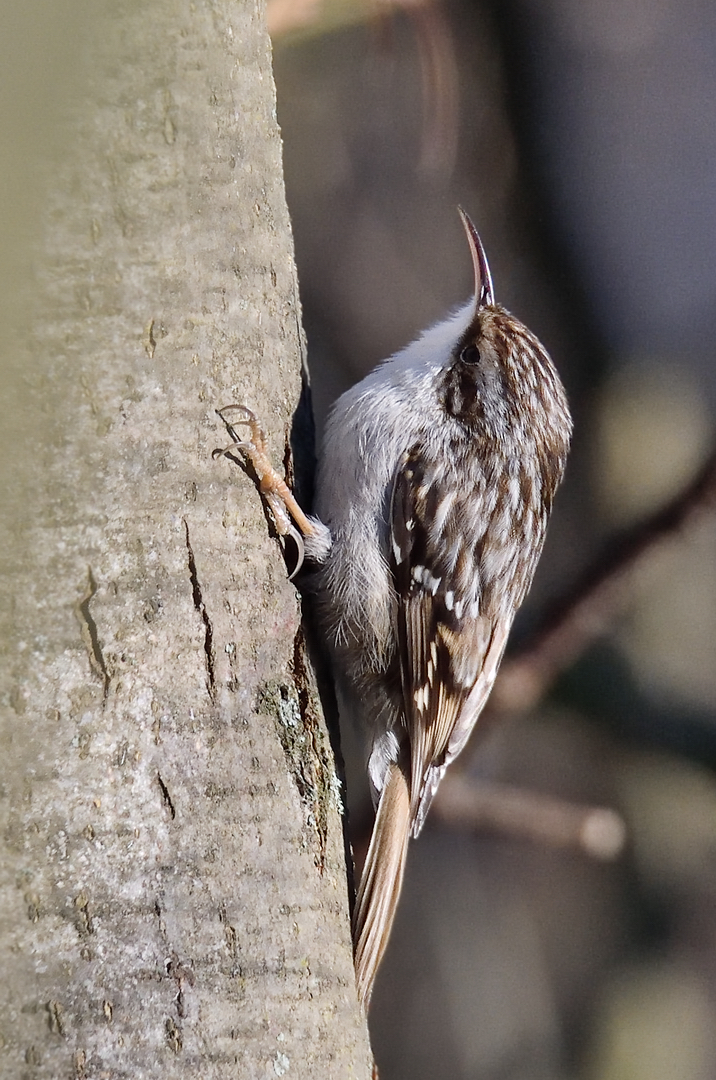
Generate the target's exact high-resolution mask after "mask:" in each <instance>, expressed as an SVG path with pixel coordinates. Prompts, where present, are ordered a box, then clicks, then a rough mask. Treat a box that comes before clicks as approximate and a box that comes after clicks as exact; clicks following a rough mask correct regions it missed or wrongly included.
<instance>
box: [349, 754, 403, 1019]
mask: <svg viewBox="0 0 716 1080" xmlns="http://www.w3.org/2000/svg"><path fill="white" fill-rule="evenodd" d="M409 833H410V790H409V785H408V779H407V777H406V775H405V773H404V772H403V770H402V769H401V768H400V766H399V765H391V766H390V768H389V769H388V773H387V775H386V781H385V785H384V787H383V791H382V793H381V797H380V802H379V804H378V813H377V814H376V818H375V824H374V826H373V835H372V836H371V839H370V847H369V848H368V855H367V856H366V860H365V866H364V867H363V873H362V875H361V880H360V886H359V889H358V895H357V897H356V906H355V911H354V914H353V950H354V962H355V973H356V987H357V990H358V999H359V1001H360V1003H361V1006H362V1008H363V1011H364V1012H366V1013H367V1012H368V1008H369V1006H370V999H371V996H372V993H373V985H374V983H375V977H376V975H377V973H378V968H379V966H380V962H381V960H382V959H383V954H384V952H385V949H386V946H387V944H388V939H389V938H390V932H391V930H392V927H393V920H394V919H395V912H396V909H397V906H398V898H399V897H400V890H401V888H402V884H403V873H404V871H405V858H406V855H407V851H408V836H409Z"/></svg>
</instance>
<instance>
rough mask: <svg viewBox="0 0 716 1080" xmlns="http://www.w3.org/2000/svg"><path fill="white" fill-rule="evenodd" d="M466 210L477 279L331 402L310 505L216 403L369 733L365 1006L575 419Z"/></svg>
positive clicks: (538, 540)
mask: <svg viewBox="0 0 716 1080" xmlns="http://www.w3.org/2000/svg"><path fill="white" fill-rule="evenodd" d="M459 213H460V216H461V219H462V223H463V225H464V228H465V232H466V235H467V239H468V244H469V247H470V253H471V256H472V263H473V270H474V282H475V283H474V291H473V295H472V297H471V298H470V299H469V300H468V302H467V303H465V304H463V305H462V306H461V307H459V308H458V309H457V310H456V311H454V312H452V313H451V314H449V315H448V316H447V317H446V318H445V319H443V320H442V321H441V322H438V323H437V324H436V325H433V326H432V327H430V328H429V329H427V330H426V331H425V332H424V333H422V334H421V335H420V336H419V337H418V338H417V339H416V340H415V341H413V342H412V343H410V344H409V345H407V346H406V347H405V348H403V349H401V350H400V351H398V352H397V353H395V354H394V355H393V356H391V357H390V358H388V359H387V360H384V361H383V362H382V363H381V364H379V365H378V367H376V368H375V369H374V370H373V371H372V372H371V373H370V374H369V375H367V376H366V377H365V378H364V379H363V380H362V381H361V382H359V383H357V384H356V385H355V386H353V387H352V388H351V389H349V390H348V391H347V392H346V393H344V394H343V395H342V396H341V397H340V398H339V399H338V400H337V402H336V403H335V405H334V406H333V409H332V411H331V414H330V416H329V419H328V422H327V425H326V430H325V433H324V439H323V446H322V451H321V452H320V454H319V460H318V467H317V474H316V494H315V500H314V506H313V512H312V513H311V514H306V513H305V512H304V510H303V509H302V508H301V507H300V505H299V504H298V502H297V501H296V499H295V497H294V496H293V494H292V492H291V491H290V490H289V488H288V487H287V485H286V483H285V481H284V480H283V479H282V478H281V476H280V474H279V473H278V472H277V471H276V470H275V469H274V468H273V466H272V464H271V462H270V459H269V456H268V452H267V448H266V440H265V436H264V434H263V430H262V428H261V424H260V422H259V420H258V418H257V416H256V414H255V413H254V412H253V411H252V410H251V409H249V408H248V407H247V406H245V405H233V406H227V407H225V408H224V409H221V410H218V412H219V415H220V416H221V417H222V419H224V421H225V422H226V423H227V427H228V428H229V431H230V433H231V437H232V439H233V443H232V446H231V447H229V448H227V451H221V452H228V451H231V450H235V449H239V450H241V451H242V452H243V453H244V454H245V455H246V457H247V458H249V459H250V460H251V462H252V464H253V467H254V469H255V472H256V475H257V477H258V478H259V487H260V489H261V492H262V494H263V495H264V497H265V498H266V499H267V501H268V503H269V506H270V507H271V509H272V512H273V515H274V518H275V520H276V523H277V529H278V531H279V533H281V534H282V535H284V536H287V535H291V536H292V537H293V538H294V540H295V541H296V543H297V545H298V549H299V566H300V565H301V563H302V562H303V561H304V559H305V561H306V564H307V570H308V573H307V575H306V576H307V582H308V584H307V586H306V587H307V588H308V589H309V590H310V591H311V592H312V593H313V594H314V597H315V605H314V606H315V610H316V612H317V619H318V623H319V627H320V631H321V634H322V637H323V640H324V642H325V643H326V646H327V648H328V650H329V652H330V654H331V657H332V663H333V669H334V673H335V677H336V683H337V688H338V691H339V700H343V701H344V702H346V703H347V705H348V706H349V707H350V709H351V710H352V711H353V712H357V713H358V715H359V716H360V717H361V720H362V724H363V727H364V729H365V732H366V735H367V744H368V754H367V773H368V780H369V784H370V788H371V793H372V797H373V802H374V805H375V808H376V815H375V822H374V826H373V831H372V835H371V840H370V845H369V848H368V853H367V856H366V860H365V865H364V868H363V872H362V875H361V879H360V884H359V887H358V892H357V896H356V902H355V907H354V913H353V921H352V933H353V949H354V964H355V972H356V986H357V992H358V997H359V1000H360V1002H361V1005H362V1007H363V1009H364V1010H365V1011H366V1012H367V1010H368V1008H369V1005H370V1000H371V995H372V991H373V986H374V982H375V977H376V974H377V971H378V968H379V965H380V962H381V959H382V957H383V954H384V952H385V948H386V945H387V943H388V939H389V936H390V931H391V928H392V925H393V920H394V917H395V912H396V908H397V904H398V898H399V896H400V891H401V887H402V882H403V874H404V869H405V863H406V856H407V851H408V843H409V839H410V838H411V837H417V836H418V835H419V833H420V831H421V829H422V827H423V825H424V822H425V818H426V815H427V813H428V810H429V808H430V804H431V802H432V800H433V798H434V796H435V793H436V791H437V789H438V786H439V784H440V781H441V780H442V778H443V776H444V775H445V771H446V769H447V768H448V767H449V765H450V763H451V762H452V761H454V760H455V758H456V757H457V756H458V754H459V753H460V752H461V751H462V750H463V748H464V747H465V745H466V743H467V741H468V739H469V737H470V735H471V733H472V731H473V728H474V727H475V724H476V722H477V720H478V718H479V716H480V713H481V712H482V710H483V708H484V706H485V702H486V700H487V698H488V696H489V693H490V691H491V689H492V687H493V685H494V682H495V678H496V676H497V671H498V668H499V665H500V661H501V659H502V656H503V653H504V650H505V646H506V643H507V638H508V634H509V632H510V628H511V626H512V622H513V619H514V616H515V613H516V611H517V609H518V608H519V606H520V604H521V603H522V601H523V599H524V597H525V595H526V593H527V591H528V589H529V587H530V585H531V582H532V578H533V576H534V572H535V568H536V565H537V561H538V559H539V556H540V553H541V550H542V546H543V543H544V538H545V530H546V527H547V521H548V518H549V515H550V512H551V509H552V503H553V499H554V496H555V492H556V490H557V488H558V486H559V484H560V482H561V480H562V477H563V473H564V469H565V464H566V459H567V454H568V451H569V446H570V440H571V434H572V420H571V416H570V412H569V406H568V403H567V398H566V394H565V390H564V387H563V385H562V382H561V380H560V377H559V375H558V373H557V370H556V368H555V366H554V364H553V362H552V360H551V358H550V356H549V354H548V353H547V351H546V349H545V348H544V346H543V345H542V344H541V343H540V342H539V341H538V339H537V338H536V337H535V335H534V334H532V333H531V332H530V331H529V330H528V329H527V327H526V326H525V325H524V324H523V323H521V322H520V321H519V320H518V319H517V318H516V317H515V316H514V315H512V314H510V313H509V312H508V311H507V310H506V309H505V308H503V307H501V306H500V305H499V304H498V303H496V301H495V296H494V288H493V283H492V276H491V273H490V268H489V264H488V261H487V256H486V254H485V250H484V247H483V244H482V241H481V239H480V236H479V234H478V231H477V229H476V228H475V226H474V224H473V222H472V221H471V219H470V218H469V216H468V215H467V213H466V212H465V211H464V210H462V209H461V208H459ZM228 410H236V411H238V414H239V415H238V417H237V419H236V420H234V421H233V422H232V423H231V424H229V422H228V421H227V420H226V415H225V414H226V413H227V411H228ZM235 424H241V425H247V426H248V427H249V429H250V437H249V438H248V439H242V438H240V437H239V435H238V433H237V432H236V430H235V427H234V425H235Z"/></svg>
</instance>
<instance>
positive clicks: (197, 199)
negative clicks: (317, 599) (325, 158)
mask: <svg viewBox="0 0 716 1080" xmlns="http://www.w3.org/2000/svg"><path fill="white" fill-rule="evenodd" d="M77 64H78V66H80V67H81V69H82V70H81V77H80V76H78V78H77V83H78V85H80V84H81V92H79V93H77V94H76V95H75V97H74V99H73V103H72V106H71V108H68V109H67V111H68V112H69V113H70V115H69V116H68V117H67V118H66V128H65V130H64V133H63V141H64V143H65V152H64V153H63V154H62V156H61V159H60V160H58V162H57V163H56V165H55V166H54V175H53V179H52V183H51V185H50V186H49V188H48V190H47V192H46V196H45V201H46V210H47V213H46V216H45V219H44V225H43V229H42V235H41V239H40V242H39V244H38V247H37V251H36V264H37V276H36V285H35V287H34V292H33V294H32V303H31V307H32V309H33V311H34V312H35V313H36V316H35V318H34V319H33V326H32V332H31V335H30V336H29V337H28V338H27V339H26V341H25V343H24V345H23V348H24V350H25V351H24V352H23V353H22V356H23V357H24V359H23V364H24V366H25V372H26V375H27V379H26V382H25V389H24V391H23V393H21V394H20V395H19V396H18V399H22V401H23V408H24V409H25V410H26V412H25V415H26V416H29V415H31V416H32V423H33V445H32V449H31V454H30V455H28V456H22V455H20V454H17V455H16V457H17V459H21V460H15V461H12V460H10V461H7V460H6V465H9V466H10V470H11V471H12V473H13V476H14V478H15V481H16V480H17V476H18V475H23V476H24V478H25V481H26V486H25V487H24V488H23V491H22V492H18V490H17V484H15V488H13V489H12V491H11V494H9V495H8V497H7V505H13V506H14V507H15V509H16V510H17V511H18V515H17V517H16V519H15V520H14V522H13V523H12V525H11V528H10V529H7V530H6V533H5V539H6V543H5V548H4V552H5V556H4V569H3V577H4V583H3V590H4V596H5V598H6V600H8V601H9V603H7V605H6V607H5V618H4V642H5V648H6V662H5V663H4V665H3V687H2V690H3V698H2V700H3V704H4V709H3V715H4V719H3V727H2V734H1V740H2V742H1V744H0V755H1V756H0V773H1V774H2V775H1V779H2V787H1V788H0V813H1V814H2V842H3V845H4V847H3V852H2V859H1V862H0V919H1V920H2V938H1V941H0V970H2V972H3V976H4V977H3V980H2V987H0V1002H1V1005H0V1073H1V1074H2V1076H3V1077H7V1078H8V1080H15V1078H20V1077H22V1078H25V1077H28V1078H32V1080H35V1078H37V1080H43V1078H45V1077H46V1078H48V1080H49V1078H52V1080H57V1078H61V1077H68V1078H70V1077H73V1078H75V1080H81V1078H84V1077H87V1078H90V1077H111V1078H115V1077H132V1078H133V1080H137V1078H140V1077H154V1076H157V1077H158V1076H161V1077H163V1078H173V1077H188V1076H191V1077H192V1078H196V1077H212V1078H213V1077H221V1078H223V1077H232V1078H233V1077H266V1076H268V1077H272V1076H282V1075H284V1074H285V1075H287V1076H289V1077H290V1076H294V1077H341V1078H343V1077H353V1076H355V1077H366V1076H368V1075H370V1066H369V1050H368V1041H367V1032H366V1028H365V1023H364V1021H363V1020H362V1018H361V1017H360V1015H359V1011H358V1006H357V1001H356V994H355V986H354V980H353V968H352V960H351V945H350V931H349V922H348V897H347V884H346V869H345V861H344V850H343V835H342V827H341V817H340V809H339V797H338V792H339V788H338V784H337V781H336V778H335V770H334V763H333V757H332V753H331V748H330V744H329V740H328V736H327V732H326V728H325V725H324V722H323V719H322V716H321V713H320V705H319V703H318V698H317V694H316V689H315V682H314V680H313V677H312V675H311V672H310V666H309V665H308V664H307V662H306V658H305V649H304V646H303V641H302V637H301V631H300V605H299V599H298V596H297V593H296V591H295V589H294V588H293V586H292V585H291V584H290V583H289V582H288V581H287V577H286V570H285V567H284V564H283V560H282V557H281V553H280V549H279V547H278V544H277V542H276V540H275V538H273V537H272V536H271V535H269V530H268V528H267V519H266V516H265V514H264V512H263V510H262V507H261V504H260V500H259V498H258V495H257V493H256V490H255V488H254V485H253V484H252V482H251V480H250V479H249V477H247V475H246V474H245V473H244V472H242V471H241V470H240V469H238V468H236V467H233V466H232V465H231V464H230V463H229V462H228V461H227V460H226V459H218V460H216V461H213V460H212V457H211V451H212V449H214V448H215V447H217V446H222V445H224V444H225V443H226V441H227V436H226V432H225V430H224V429H223V426H222V425H221V423H220V422H219V420H218V418H217V417H216V416H215V413H214V410H215V408H217V407H220V406H222V405H225V404H227V403H230V402H241V403H245V404H248V405H249V406H251V407H252V408H254V409H255V410H256V411H257V412H258V413H259V414H260V415H261V417H262V419H263V420H264V422H265V424H266V429H267V434H268V438H269V443H270V446H271V450H272V453H273V456H274V460H275V461H276V462H277V463H279V464H280V462H281V460H282V459H283V458H284V456H285V455H286V454H287V447H288V442H289V434H290V426H291V417H292V415H293V413H294V410H295V409H296V406H297V403H298V402H299V398H300V395H301V388H302V375H301V357H302V350H303V345H302V331H301V328H300V310H299V303H298V293H297V283H296V274H295V268H294V262H293V249H292V240H291V232H290V223H289V218H288V213H287V209H286V204H285V197H284V190H283V176H282V164H281V142H280V135H279V131H278V127H277V123H276V118H275V101H274V88H273V81H272V75H271V62H270V45H269V41H268V38H267V35H266V32H265V29H264V23H263V10H262V8H261V7H260V6H259V7H258V8H257V7H256V6H255V5H254V3H251V2H248V0H233V2H228V0H195V2H194V3H189V2H188V0H155V2H153V3H149V2H148V0H137V2H127V3H123V2H119V3H117V2H115V3H113V4H111V5H107V7H106V10H103V11H102V13H101V14H97V13H94V14H93V16H92V19H91V25H90V27H89V28H88V29H86V31H85V40H84V46H83V48H82V49H80V48H79V47H78V55H77ZM85 65H86V66H85ZM30 409H31V412H30ZM303 452H304V453H307V452H308V451H307V450H306V447H305V446H304V448H303ZM6 459H7V455H6ZM11 487H12V485H10V487H9V488H8V491H10V488H11ZM6 524H7V522H6ZM18 538H19V542H18V543H15V544H14V545H13V544H12V541H13V539H14V540H18Z"/></svg>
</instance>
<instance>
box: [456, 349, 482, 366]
mask: <svg viewBox="0 0 716 1080" xmlns="http://www.w3.org/2000/svg"><path fill="white" fill-rule="evenodd" d="M460 359H461V360H462V362H463V364H479V363H480V350H479V349H478V347H477V345H466V346H465V348H464V349H463V350H462V352H461V353H460Z"/></svg>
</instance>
